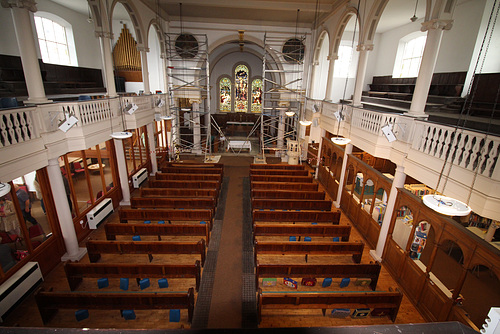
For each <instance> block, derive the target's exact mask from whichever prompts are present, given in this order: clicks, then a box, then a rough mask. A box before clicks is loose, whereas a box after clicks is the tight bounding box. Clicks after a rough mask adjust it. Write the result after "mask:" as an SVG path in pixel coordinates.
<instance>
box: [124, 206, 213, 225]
mask: <svg viewBox="0 0 500 334" xmlns="http://www.w3.org/2000/svg"><path fill="white" fill-rule="evenodd" d="M118 215H119V217H120V223H127V222H128V221H129V220H142V221H145V220H164V221H166V222H169V223H171V222H173V221H182V222H185V221H193V222H197V223H199V222H201V221H205V222H207V224H209V225H210V229H212V219H213V214H212V210H207V209H189V210H176V209H141V210H138V209H125V208H120V209H119V210H118Z"/></svg>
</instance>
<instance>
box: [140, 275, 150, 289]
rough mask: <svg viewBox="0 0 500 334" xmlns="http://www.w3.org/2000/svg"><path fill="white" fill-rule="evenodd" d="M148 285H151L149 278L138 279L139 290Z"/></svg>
mask: <svg viewBox="0 0 500 334" xmlns="http://www.w3.org/2000/svg"><path fill="white" fill-rule="evenodd" d="M150 285H151V283H150V282H149V278H144V279H141V280H140V281H139V286H140V288H141V290H144V289H146V288H149V286H150Z"/></svg>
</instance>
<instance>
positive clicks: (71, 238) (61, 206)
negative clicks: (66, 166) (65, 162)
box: [47, 159, 87, 261]
mask: <svg viewBox="0 0 500 334" xmlns="http://www.w3.org/2000/svg"><path fill="white" fill-rule="evenodd" d="M48 162H49V165H48V166H47V173H48V175H49V181H50V190H51V191H52V196H54V204H55V206H56V211H57V218H58V219H59V225H60V226H61V232H62V237H63V240H64V245H65V246H66V253H65V254H64V255H63V256H62V258H61V261H67V260H71V261H79V260H81V258H82V257H83V256H84V255H85V254H86V253H87V249H86V248H84V247H78V239H77V237H76V231H75V226H74V225H73V217H72V216H71V209H70V207H69V203H68V199H67V198H66V190H65V188H64V181H63V176H62V174H61V168H60V167H59V162H58V161H57V159H50V160H49V161H48Z"/></svg>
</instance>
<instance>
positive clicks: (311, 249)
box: [254, 241, 365, 263]
mask: <svg viewBox="0 0 500 334" xmlns="http://www.w3.org/2000/svg"><path fill="white" fill-rule="evenodd" d="M364 246H365V245H364V244H363V243H362V242H343V241H342V242H297V241H287V242H273V241H255V243H254V253H255V255H254V256H255V263H257V255H259V254H280V255H297V254H299V255H305V260H306V262H307V258H308V255H342V254H352V260H353V261H354V263H360V262H361V255H363V248H364Z"/></svg>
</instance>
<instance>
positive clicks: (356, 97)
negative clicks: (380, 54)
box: [352, 44, 373, 107]
mask: <svg viewBox="0 0 500 334" xmlns="http://www.w3.org/2000/svg"><path fill="white" fill-rule="evenodd" d="M356 50H357V51H359V60H358V70H357V72H356V84H355V85H354V94H353V101H352V104H353V105H354V106H355V107H361V95H362V94H363V86H364V85H363V83H364V82H365V75H366V67H367V65H368V51H371V50H373V44H360V45H358V47H357V48H356Z"/></svg>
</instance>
